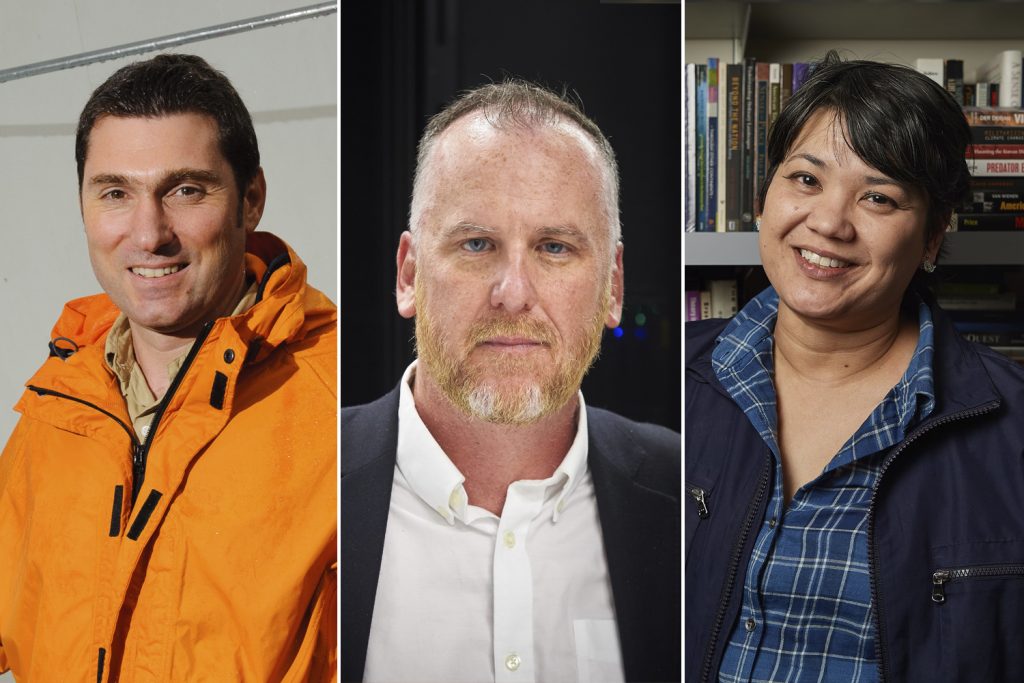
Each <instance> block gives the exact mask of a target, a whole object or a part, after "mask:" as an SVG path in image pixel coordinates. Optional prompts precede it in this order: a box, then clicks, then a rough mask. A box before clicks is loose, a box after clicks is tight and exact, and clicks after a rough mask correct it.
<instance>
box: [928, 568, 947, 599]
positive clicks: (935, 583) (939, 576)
mask: <svg viewBox="0 0 1024 683" xmlns="http://www.w3.org/2000/svg"><path fill="white" fill-rule="evenodd" d="M949 579H950V575H949V572H948V571H945V570H942V569H940V570H939V571H937V572H935V573H933V574H932V602H934V603H935V604H937V605H941V604H942V603H944V602H946V588H945V584H946V582H947V581H949Z"/></svg>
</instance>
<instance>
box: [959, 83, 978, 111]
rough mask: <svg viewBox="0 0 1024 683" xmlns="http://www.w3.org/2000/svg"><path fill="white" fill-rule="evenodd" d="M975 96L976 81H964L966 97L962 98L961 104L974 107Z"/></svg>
mask: <svg viewBox="0 0 1024 683" xmlns="http://www.w3.org/2000/svg"><path fill="white" fill-rule="evenodd" d="M974 98H975V93H974V83H964V98H963V99H962V100H960V104H961V105H963V106H965V107H973V106H974V101H975V100H974Z"/></svg>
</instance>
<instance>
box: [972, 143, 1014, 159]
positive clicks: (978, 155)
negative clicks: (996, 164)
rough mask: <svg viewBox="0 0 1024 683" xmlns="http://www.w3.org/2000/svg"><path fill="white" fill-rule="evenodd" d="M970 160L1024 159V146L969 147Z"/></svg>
mask: <svg viewBox="0 0 1024 683" xmlns="http://www.w3.org/2000/svg"><path fill="white" fill-rule="evenodd" d="M964 156H965V157H966V158H968V159H1024V144H1019V145H1000V144H998V143H996V144H991V145H967V153H966V154H965V155H964Z"/></svg>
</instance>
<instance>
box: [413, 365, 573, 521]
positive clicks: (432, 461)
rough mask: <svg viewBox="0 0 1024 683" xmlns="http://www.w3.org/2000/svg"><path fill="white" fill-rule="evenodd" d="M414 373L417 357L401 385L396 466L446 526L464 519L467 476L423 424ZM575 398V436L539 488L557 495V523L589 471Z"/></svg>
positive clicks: (466, 508)
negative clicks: (414, 395) (415, 393)
mask: <svg viewBox="0 0 1024 683" xmlns="http://www.w3.org/2000/svg"><path fill="white" fill-rule="evenodd" d="M415 376H416V361H413V362H412V364H410V365H409V367H408V368H406V369H405V373H404V374H403V375H402V381H401V383H400V385H399V397H398V448H397V453H396V466H397V467H398V470H399V471H400V472H401V473H402V476H403V477H405V480H406V481H407V482H408V484H409V488H411V489H412V491H413V492H414V493H415V494H416V495H417V496H419V497H420V498H421V499H422V500H423V502H425V503H426V504H427V505H428V506H429V507H430V509H432V510H434V511H435V512H436V513H437V514H439V515H441V517H443V518H444V519H445V520H446V521H447V522H448V523H449V524H455V520H456V519H458V520H460V521H463V522H465V521H467V510H468V507H469V500H468V498H467V496H466V488H465V485H464V484H465V481H466V477H465V475H463V474H462V472H460V471H459V469H458V468H457V467H456V466H455V464H454V463H453V462H452V461H451V459H450V458H449V457H448V455H447V454H446V453H445V452H444V450H442V448H441V446H440V445H439V444H438V443H437V441H436V440H435V439H434V436H433V435H432V434H431V433H430V430H429V429H427V426H426V425H425V424H424V423H423V420H422V419H421V418H420V415H419V413H418V412H417V411H416V403H415V399H414V397H413V393H412V380H413V378H414V377H415ZM577 399H578V400H579V410H578V415H579V417H578V419H577V424H576V436H575V438H574V439H573V442H572V445H570V446H569V450H568V451H567V452H566V454H565V457H564V458H563V459H562V462H561V464H559V466H558V467H557V468H556V469H555V472H554V473H553V474H552V475H551V476H550V477H548V478H547V479H544V480H542V481H539V482H536V485H538V486H544V487H545V488H546V489H548V495H556V494H557V500H556V501H555V505H554V506H553V512H552V513H551V514H552V517H551V521H552V522H557V521H558V518H559V515H560V514H561V513H562V512H564V510H565V508H566V506H567V505H568V503H567V502H566V501H567V500H568V498H569V495H570V494H571V493H572V491H573V490H574V489H575V488H576V486H577V485H578V484H579V482H580V480H581V479H582V478H583V475H584V474H585V473H586V470H587V443H588V441H587V410H586V405H585V404H584V402H583V393H582V392H577Z"/></svg>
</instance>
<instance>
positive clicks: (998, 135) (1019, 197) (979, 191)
mask: <svg viewBox="0 0 1024 683" xmlns="http://www.w3.org/2000/svg"><path fill="white" fill-rule="evenodd" d="M964 116H965V117H966V119H967V123H968V125H969V126H970V128H971V145H970V146H969V147H968V148H967V166H968V168H969V169H970V172H971V186H970V190H971V196H970V199H969V201H968V203H967V205H966V206H964V207H962V209H961V210H960V211H959V212H958V213H957V214H956V216H955V217H954V220H953V223H952V225H951V229H953V230H1024V109H1022V108H1020V107H1017V108H987V107H965V108H964Z"/></svg>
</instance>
